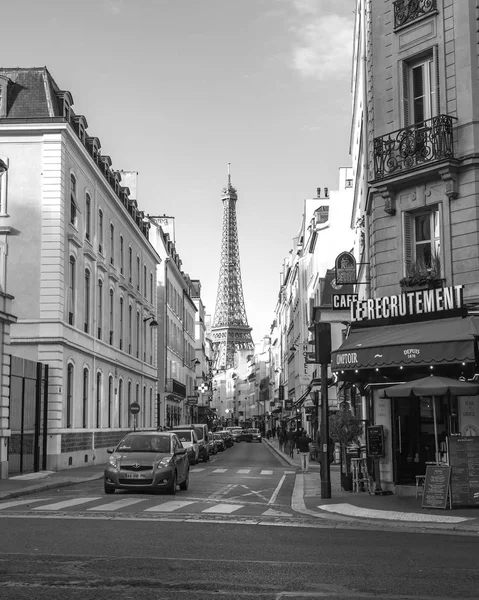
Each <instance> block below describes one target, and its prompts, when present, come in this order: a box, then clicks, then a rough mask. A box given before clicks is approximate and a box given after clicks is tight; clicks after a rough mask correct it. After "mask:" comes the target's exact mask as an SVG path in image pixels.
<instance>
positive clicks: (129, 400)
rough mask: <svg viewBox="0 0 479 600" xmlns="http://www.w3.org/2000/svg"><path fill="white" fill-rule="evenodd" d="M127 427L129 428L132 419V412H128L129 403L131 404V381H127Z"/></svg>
mask: <svg viewBox="0 0 479 600" xmlns="http://www.w3.org/2000/svg"><path fill="white" fill-rule="evenodd" d="M127 400H128V427H130V428H131V420H132V414H131V412H130V405H131V381H129V382H128V398H127Z"/></svg>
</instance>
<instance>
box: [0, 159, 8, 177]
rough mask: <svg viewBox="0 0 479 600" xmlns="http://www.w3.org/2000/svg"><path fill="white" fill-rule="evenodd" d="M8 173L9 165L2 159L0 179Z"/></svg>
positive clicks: (0, 162) (0, 161)
mask: <svg viewBox="0 0 479 600" xmlns="http://www.w3.org/2000/svg"><path fill="white" fill-rule="evenodd" d="M7 171H8V165H7V163H6V162H5V161H4V160H2V159H1V158H0V177H1V176H2V175H3V174H4V173H6V172H7Z"/></svg>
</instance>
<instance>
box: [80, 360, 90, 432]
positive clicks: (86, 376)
mask: <svg viewBox="0 0 479 600" xmlns="http://www.w3.org/2000/svg"><path fill="white" fill-rule="evenodd" d="M89 375H90V374H89V372H88V369H87V368H84V369H83V394H82V427H83V429H86V428H87V427H88V382H89Z"/></svg>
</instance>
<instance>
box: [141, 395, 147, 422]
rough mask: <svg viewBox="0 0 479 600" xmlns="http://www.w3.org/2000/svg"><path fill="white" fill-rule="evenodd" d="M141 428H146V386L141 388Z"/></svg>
mask: <svg viewBox="0 0 479 600" xmlns="http://www.w3.org/2000/svg"><path fill="white" fill-rule="evenodd" d="M142 408H143V427H146V426H147V419H146V385H144V386H143V407H142Z"/></svg>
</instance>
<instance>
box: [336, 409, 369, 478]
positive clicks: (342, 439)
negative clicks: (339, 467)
mask: <svg viewBox="0 0 479 600" xmlns="http://www.w3.org/2000/svg"><path fill="white" fill-rule="evenodd" d="M362 433H363V424H362V421H361V420H360V419H358V417H355V416H354V415H353V414H352V412H351V411H350V410H349V409H346V410H339V411H338V412H337V413H335V414H334V415H331V416H330V417H329V435H330V436H331V439H332V440H333V442H338V443H339V445H340V448H341V462H342V464H343V465H344V464H345V465H346V475H349V473H350V465H349V464H348V462H347V460H346V448H347V447H348V446H349V445H350V444H353V443H356V444H358V443H359V436H360V435H362Z"/></svg>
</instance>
